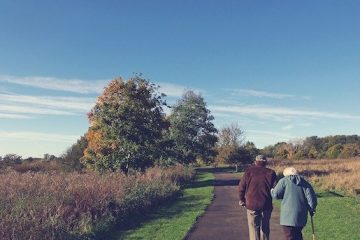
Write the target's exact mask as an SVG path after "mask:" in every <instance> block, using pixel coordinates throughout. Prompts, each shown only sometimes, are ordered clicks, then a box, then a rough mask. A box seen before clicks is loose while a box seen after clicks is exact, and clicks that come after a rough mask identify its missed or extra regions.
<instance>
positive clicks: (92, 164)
mask: <svg viewBox="0 0 360 240" xmlns="http://www.w3.org/2000/svg"><path fill="white" fill-rule="evenodd" d="M164 96H165V95H164V94H160V93H159V92H158V86H156V85H154V84H152V83H150V82H149V81H148V80H145V79H142V78H141V77H140V76H135V77H133V78H130V79H129V80H127V81H124V80H123V79H122V78H118V79H115V80H113V81H111V82H110V83H109V85H108V86H107V87H106V88H105V90H104V92H103V94H102V95H101V96H99V97H98V98H97V101H96V104H95V106H94V108H93V109H92V110H91V112H90V113H89V114H88V117H89V121H90V127H89V130H88V132H87V133H86V135H85V136H86V139H87V141H88V146H87V148H86V149H85V151H84V157H83V158H82V163H83V164H84V165H85V166H87V167H88V168H90V169H94V170H98V171H104V170H112V171H115V170H119V169H121V170H122V171H124V172H126V173H127V172H128V170H129V169H130V168H131V169H136V170H143V169H145V168H146V167H149V166H151V165H153V163H154V161H155V160H156V159H159V158H161V154H162V152H161V151H160V150H159V149H161V147H160V145H161V144H162V139H163V135H164V132H165V130H166V129H167V128H168V122H167V121H166V120H165V116H164V112H163V107H164V106H166V102H165V101H164V100H163V98H164Z"/></svg>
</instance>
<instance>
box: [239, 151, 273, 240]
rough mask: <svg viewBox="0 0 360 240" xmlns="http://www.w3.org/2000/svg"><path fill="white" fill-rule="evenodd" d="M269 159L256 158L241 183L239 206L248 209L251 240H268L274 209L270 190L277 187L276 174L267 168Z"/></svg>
mask: <svg viewBox="0 0 360 240" xmlns="http://www.w3.org/2000/svg"><path fill="white" fill-rule="evenodd" d="M266 163H267V159H266V157H265V156H263V155H258V156H256V159H255V166H251V167H250V168H248V169H247V170H246V171H245V173H244V176H243V177H242V178H241V181H240V183H239V196H240V201H239V205H240V206H243V207H246V209H247V219H248V226H249V239H250V240H268V239H269V235H270V217H271V212H272V209H273V205H272V197H271V193H270V189H271V188H274V187H275V185H276V181H277V177H276V173H275V172H274V171H273V170H271V169H269V168H266V167H265V166H266Z"/></svg>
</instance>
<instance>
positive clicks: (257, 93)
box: [231, 89, 310, 100]
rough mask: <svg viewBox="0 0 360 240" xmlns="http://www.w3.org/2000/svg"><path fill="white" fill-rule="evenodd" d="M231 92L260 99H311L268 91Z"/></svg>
mask: <svg viewBox="0 0 360 240" xmlns="http://www.w3.org/2000/svg"><path fill="white" fill-rule="evenodd" d="M231 92H232V93H233V94H234V95H239V96H249V97H259V98H274V99H285V98H300V99H304V100H309V99H310V98H309V97H306V96H305V97H303V96H301V97H300V96H296V95H293V94H284V93H273V92H266V91H259V90H254V89H231Z"/></svg>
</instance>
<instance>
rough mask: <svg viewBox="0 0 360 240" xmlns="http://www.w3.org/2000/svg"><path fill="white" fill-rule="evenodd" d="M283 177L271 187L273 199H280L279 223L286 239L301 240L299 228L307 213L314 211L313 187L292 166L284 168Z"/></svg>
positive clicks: (314, 197) (303, 222)
mask: <svg viewBox="0 0 360 240" xmlns="http://www.w3.org/2000/svg"><path fill="white" fill-rule="evenodd" d="M283 174H284V178H282V179H280V181H279V182H278V183H277V184H276V186H275V188H274V189H271V195H272V197H273V198H274V199H282V201H281V212H280V225H282V227H283V231H284V235H285V238H286V240H302V239H303V238H302V233H301V230H302V229H303V227H304V226H305V225H306V222H307V214H308V212H310V214H311V215H313V214H314V213H315V210H316V205H317V199H316V194H315V192H314V189H313V188H312V186H311V185H310V183H308V182H307V181H306V180H305V179H304V178H303V177H302V176H300V175H299V174H298V173H297V171H296V169H295V168H293V167H289V168H285V170H284V172H283Z"/></svg>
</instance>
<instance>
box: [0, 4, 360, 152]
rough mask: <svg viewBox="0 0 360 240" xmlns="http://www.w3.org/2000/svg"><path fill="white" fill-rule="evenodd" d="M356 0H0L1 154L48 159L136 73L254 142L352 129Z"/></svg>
mask: <svg viewBox="0 0 360 240" xmlns="http://www.w3.org/2000/svg"><path fill="white" fill-rule="evenodd" d="M359 12H360V3H359V2H358V1H230V0H229V1H211V0H206V1H205V0H199V1H145V0H144V1H95V0H94V1H85V0H84V1H80V0H77V1H66V0H63V1H41V0H37V1H16V0H11V1H10V0H9V1H6V0H0V155H4V154H6V153H17V154H20V155H22V156H25V157H26V156H42V155H43V154H44V153H50V154H55V155H59V154H61V153H63V152H64V151H65V150H66V148H67V147H69V146H70V145H71V144H72V143H74V142H75V141H76V139H78V138H79V136H80V135H82V134H84V133H85V131H86V130H87V128H88V122H87V118H86V113H87V112H88V111H89V110H90V109H91V107H92V106H93V104H94V102H95V99H96V96H98V95H99V94H101V91H102V89H103V87H104V86H106V84H107V82H108V81H110V80H111V79H113V78H115V77H117V76H122V77H124V78H128V77H129V76H131V75H132V74H133V73H142V74H143V76H144V77H145V78H148V79H150V80H151V81H153V82H156V83H158V84H160V85H161V86H162V89H161V90H162V91H163V92H165V93H167V94H168V101H169V102H170V103H173V102H174V101H176V99H178V98H179V97H180V96H181V94H182V92H183V91H184V89H186V88H191V89H195V90H196V91H199V92H201V93H202V94H203V96H204V97H205V100H206V102H207V104H208V106H209V108H210V110H211V111H212V113H213V115H214V116H215V124H216V126H217V127H222V126H225V125H228V124H231V123H238V125H239V126H240V127H241V128H242V129H243V130H245V132H246V137H247V139H248V140H250V141H253V142H255V144H256V145H257V146H258V147H263V146H266V145H268V144H274V143H276V142H278V141H290V140H294V139H300V138H304V137H307V136H312V135H317V136H327V135H335V134H360V127H359V122H360V109H359V107H358V104H359V103H360V101H359V100H360V97H359V94H358V90H359V89H360V68H359V63H360V44H359V43H360V28H359V27H358V25H359V23H360V15H359V14H358V13H359Z"/></svg>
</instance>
